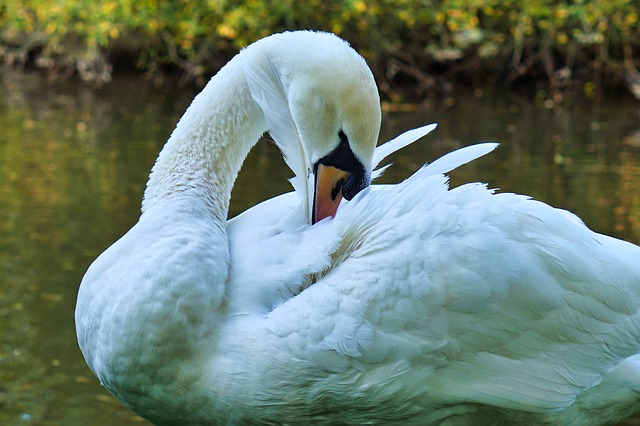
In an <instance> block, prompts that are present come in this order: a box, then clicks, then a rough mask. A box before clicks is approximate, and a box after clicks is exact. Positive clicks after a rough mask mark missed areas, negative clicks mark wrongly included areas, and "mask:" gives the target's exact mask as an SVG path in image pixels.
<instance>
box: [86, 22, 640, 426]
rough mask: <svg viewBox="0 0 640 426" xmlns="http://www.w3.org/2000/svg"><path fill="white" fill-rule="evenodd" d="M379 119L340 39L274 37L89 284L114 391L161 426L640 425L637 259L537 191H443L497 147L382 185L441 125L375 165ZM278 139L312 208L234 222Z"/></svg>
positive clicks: (179, 150) (246, 59)
mask: <svg viewBox="0 0 640 426" xmlns="http://www.w3.org/2000/svg"><path fill="white" fill-rule="evenodd" d="M379 124H380V109H379V100H378V95H377V92H376V86H375V83H374V80H373V77H372V75H371V73H370V71H369V69H368V68H367V66H366V65H365V62H364V61H363V60H362V59H361V58H360V57H359V56H358V55H357V54H356V53H355V52H354V51H353V50H352V49H351V48H350V47H348V45H347V44H346V43H344V42H343V41H342V40H340V39H338V38H337V37H335V36H333V35H328V34H323V33H312V32H294V33H283V34H279V35H274V36H271V37H268V38H265V39H263V40H260V41H258V42H256V43H255V44H253V45H251V46H250V47H248V48H246V49H245V50H243V51H242V52H241V53H240V54H239V55H238V56H236V57H235V58H234V59H233V60H232V61H230V62H229V64H227V65H226V66H225V67H224V68H223V69H222V70H220V72H219V73H218V74H217V75H216V76H215V77H213V78H212V80H211V82H210V83H209V84H208V85H207V87H206V88H205V89H204V90H203V91H202V93H200V94H199V95H198V96H197V97H196V98H195V100H194V101H193V104H192V105H191V106H190V107H189V109H188V110H187V112H186V113H185V115H184V117H183V118H182V119H181V120H180V122H179V123H178V125H177V127H176V129H175V131H174V132H173V134H172V135H171V138H170V139H169V141H168V142H167V144H166V146H165V147H164V149H163V150H162V152H161V154H160V156H159V158H158V160H157V162H156V165H155V166H154V168H153V171H152V173H151V176H150V179H149V183H148V186H147V190H146V192H145V197H144V202H143V213H142V215H141V217H140V220H139V222H138V223H137V224H136V225H135V226H134V227H133V228H132V229H131V230H130V231H129V232H128V233H127V234H126V235H124V236H123V237H122V238H121V239H120V240H119V241H118V242H116V243H115V244H114V245H113V246H111V247H110V248H109V249H108V250H106V251H105V252H104V253H103V254H102V255H101V256H100V257H99V258H98V259H97V260H96V261H95V262H94V263H93V264H92V265H91V267H90V268H89V270H88V271H87V273H86V275H85V277H84V279H83V281H82V284H81V287H80V291H79V295H78V303H77V308H76V324H77V333H78V340H79V344H80V348H81V349H82V352H83V354H84V357H85V359H86V361H87V363H88V365H89V366H90V367H91V369H92V370H93V372H94V373H95V374H96V376H97V377H98V378H99V379H100V381H101V383H102V384H103V385H104V386H105V387H106V388H107V389H108V390H109V391H110V392H111V393H113V394H114V395H115V396H116V397H117V398H118V399H120V400H121V401H122V402H123V403H125V404H126V405H127V406H129V407H130V408H131V409H132V410H134V411H135V412H136V413H138V414H140V415H141V416H143V417H145V418H147V419H149V420H150V421H152V422H155V423H157V424H163V425H165V424H166V425H177V424H179V425H187V424H194V425H204V424H207V425H209V424H252V425H255V424H311V423H315V424H419V425H424V424H479V423H482V422H483V421H484V422H487V423H490V424H497V423H500V422H505V423H507V424H513V423H514V422H521V421H528V422H533V423H544V422H548V423H554V424H575V425H586V424H603V423H607V422H614V421H616V420H618V419H621V418H623V417H625V416H628V415H630V414H631V413H633V412H635V411H637V410H638V409H639V408H640V404H639V399H638V392H639V391H640V358H639V357H637V356H635V354H637V353H639V352H640V329H639V327H640V248H638V247H636V246H634V245H632V244H629V243H626V242H623V241H619V240H615V239H613V238H609V237H606V236H603V235H598V234H595V233H593V232H591V231H590V230H588V229H587V228H586V227H585V226H584V225H583V224H582V223H581V222H580V220H579V219H578V218H576V217H575V216H573V215H572V214H570V213H568V212H565V211H561V210H557V209H553V208H551V207H549V206H547V205H545V204H543V203H540V202H536V201H532V200H530V199H528V198H526V197H523V196H518V195H513V194H494V193H493V192H492V191H490V190H488V189H487V188H486V187H485V186H484V185H481V184H467V185H464V186H461V187H458V188H455V189H449V188H448V186H447V178H446V177H445V176H444V175H443V173H446V172H448V171H449V170H451V169H453V168H455V167H456V166H458V165H460V164H463V163H465V162H468V161H471V160H473V159H474V158H476V157H478V156H481V155H484V154H485V153H487V152H489V151H490V150H492V149H493V148H494V145H477V146H474V147H470V148H467V149H463V150H460V151H456V152H454V153H452V154H450V155H448V156H445V157H443V158H442V159H440V160H438V161H436V162H434V163H432V164H430V165H428V166H426V167H424V168H422V169H421V170H420V171H418V172H417V173H416V174H415V175H414V176H412V177H411V178H410V179H408V180H407V181H405V182H403V183H401V184H399V185H392V186H382V187H377V186H373V187H369V188H367V189H364V190H363V188H365V187H366V186H367V185H368V184H369V180H370V177H371V175H372V171H371V170H372V168H373V167H375V164H376V163H378V162H379V160H380V159H381V158H382V157H384V155H386V154H387V153H389V152H390V151H393V150H395V149H397V148H399V147H401V146H403V145H405V144H407V143H410V142H411V141H412V140H413V139H415V137H417V136H420V135H421V134H424V133H425V132H427V131H428V130H430V128H422V129H418V130H416V131H413V132H412V133H409V134H408V135H405V136H403V137H401V138H399V139H398V140H396V141H394V142H393V143H391V144H389V145H383V146H382V147H381V148H378V150H377V151H375V152H374V145H375V141H376V139H377V136H378V129H379ZM266 130H269V131H270V133H271V135H272V137H273V138H274V139H275V140H276V141H277V143H278V144H279V145H280V147H281V149H282V150H283V152H284V155H285V156H286V158H287V161H288V164H289V165H290V166H291V167H292V169H293V170H294V171H295V173H296V178H295V181H294V185H295V187H296V192H297V193H298V195H299V197H296V196H295V195H292V194H288V195H283V196H280V197H277V198H274V199H272V200H269V201H267V202H265V203H262V204H260V205H258V206H256V207H254V208H252V209H250V210H249V211H247V212H246V213H244V214H242V215H240V216H239V217H237V218H235V219H233V220H231V221H227V219H226V217H227V208H228V202H229V197H230V192H231V187H232V185H233V182H234V179H235V177H236V174H237V172H238V170H239V168H240V166H241V164H242V161H243V159H244V157H245V155H246V154H247V152H248V151H249V149H250V148H251V146H252V145H253V144H254V143H255V141H256V140H257V139H258V137H259V136H260V135H261V134H262V133H263V132H264V131H266ZM319 175H320V176H319ZM327 176H328V177H327ZM356 193H357V195H356ZM341 194H343V195H345V197H346V198H350V199H351V201H349V202H344V201H343V202H342V203H341V205H340V207H339V210H338V211H337V213H336V211H335V210H336V208H337V207H338V203H339V202H340V199H341V198H342V197H341ZM333 215H335V217H334V218H333V219H330V218H326V219H325V220H320V219H323V218H325V217H326V216H333ZM311 219H313V221H315V222H318V223H315V224H314V225H312V226H311V225H310V221H311Z"/></svg>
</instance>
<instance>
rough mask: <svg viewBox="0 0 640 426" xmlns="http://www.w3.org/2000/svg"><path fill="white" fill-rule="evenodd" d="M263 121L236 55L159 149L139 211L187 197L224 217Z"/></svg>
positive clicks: (263, 125)
mask: <svg viewBox="0 0 640 426" xmlns="http://www.w3.org/2000/svg"><path fill="white" fill-rule="evenodd" d="M266 127H267V125H266V122H265V119H264V114H263V112H262V111H261V110H260V107H259V106H258V105H257V104H256V103H255V101H254V100H253V99H252V97H251V94H250V92H249V88H248V86H247V83H246V81H245V76H244V72H243V70H242V61H241V60H239V58H238V56H236V57H235V58H233V59H232V60H231V61H230V62H229V63H228V64H227V65H226V66H225V67H223V68H222V69H221V70H220V71H219V72H218V73H217V74H216V75H215V76H214V77H213V78H212V79H211V81H209V83H208V84H207V86H206V87H205V88H204V89H203V91H202V92H201V93H200V94H199V95H198V96H196V97H195V99H194V100H193V102H192V103H191V105H190V106H189V108H187V111H186V112H185V113H184V115H183V116H182V118H181V119H180V121H179V123H178V125H177V126H176V128H175V130H174V131H173V133H172V134H171V137H170V138H169V140H168V141H167V143H166V144H165V146H164V148H163V149H162V152H161V153H160V155H159V156H158V159H157V160H156V163H155V165H154V166H153V169H152V171H151V175H150V176H149V181H148V183H147V188H146V190H145V194H144V200H143V202H142V211H143V213H144V212H146V211H148V210H150V209H151V208H153V207H154V206H156V205H160V204H163V202H164V201H166V200H174V199H175V198H176V197H189V198H190V199H191V200H198V201H197V202H203V203H206V205H207V207H208V208H209V210H210V211H211V213H212V214H213V215H214V217H216V218H217V219H219V220H220V221H225V220H226V218H227V212H228V209H229V200H230V198H231V189H232V188H233V183H234V182H235V179H236V177H237V175H238V171H239V170H240V167H241V166H242V163H243V161H244V159H245V157H246V156H247V154H248V153H249V150H250V149H251V147H252V146H253V145H254V144H255V143H256V142H257V140H258V139H259V138H260V136H261V135H262V133H264V132H265V131H266Z"/></svg>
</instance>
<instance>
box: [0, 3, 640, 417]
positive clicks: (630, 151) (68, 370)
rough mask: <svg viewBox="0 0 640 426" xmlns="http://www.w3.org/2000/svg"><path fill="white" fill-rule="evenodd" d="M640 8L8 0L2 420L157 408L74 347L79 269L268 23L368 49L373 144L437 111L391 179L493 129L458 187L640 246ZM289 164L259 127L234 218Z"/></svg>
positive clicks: (124, 226) (282, 177)
mask: <svg viewBox="0 0 640 426" xmlns="http://www.w3.org/2000/svg"><path fill="white" fill-rule="evenodd" d="M639 19H640V4H639V3H638V2H637V1H636V0H634V1H631V0H612V1H605V0H602V1H586V0H584V1H571V2H569V1H567V2H563V1H551V0H528V1H524V0H512V1H509V0H507V1H501V0H473V1H462V0H449V1H418V0H378V1H331V0H309V1H307V2H301V1H295V2H294V1H293V0H284V1H259V0H251V1H223V0H209V1H200V2H191V1H187V0H182V1H175V2H161V1H158V0H120V1H108V0H101V1H98V0H22V1H13V0H5V1H4V2H0V62H1V63H2V65H0V424H2V425H5V424H6V425H61V424H64V425H87V424H89V425H97V426H102V425H105V426H107V425H109V426H110V425H114V426H115V425H134V424H146V423H145V422H144V420H142V419H140V418H138V417H136V416H135V415H133V414H132V413H131V412H130V411H128V410H127V409H126V408H124V407H123V406H121V404H120V403H118V402H117V401H115V400H114V399H113V398H112V397H111V396H110V395H109V394H108V393H107V392H106V391H104V390H103V389H102V388H101V387H100V385H99V383H98V382H97V380H96V379H95V378H94V376H93V375H92V374H91V372H90V371H89V369H88V368H87V367H86V365H85V363H84V361H83V359H82V356H81V354H80V352H79V350H78V347H77V344H76V338H75V328H74V319H73V311H74V305H75V298H76V294H77V289H78V285H79V283H80V281H81V279H82V276H83V274H84V272H85V271H86V269H87V267H88V266H89V265H90V263H91V262H92V261H93V259H95V257H96V256H97V255H98V254H99V253H101V252H102V251H103V250H104V249H106V248H107V247H108V246H109V245H110V244H112V243H113V242H114V241H115V240H117V239H118V238H119V237H120V236H121V235H122V234H123V233H125V232H126V231H127V230H128V229H129V228H130V227H131V226H132V225H133V224H134V223H135V222H136V220H137V218H138V216H139V214H140V201H141V198H142V192H143V190H144V187H145V183H146V179H147V176H148V173H149V170H150V168H151V166H152V164H153V162H154V160H155V158H156V156H157V154H158V152H159V150H160V149H161V148H162V145H163V143H164V142H165V141H166V139H167V137H168V136H169V134H170V132H171V131H172V129H173V127H174V126H175V123H176V121H177V120H178V118H179V117H180V116H181V114H182V113H183V112H184V110H185V108H186V107H187V106H188V105H189V103H190V101H191V99H192V98H193V96H194V95H195V94H196V93H197V92H198V91H199V89H201V88H202V86H203V85H204V84H205V83H206V81H207V80H208V79H209V77H210V76H211V75H213V74H214V73H215V72H216V71H217V70H218V69H219V67H220V66H222V65H223V64H224V63H226V62H227V61H228V60H229V59H230V58H231V57H232V56H233V55H234V54H236V53H237V51H238V50H239V49H240V48H242V47H243V46H245V45H247V44H249V43H251V42H252V41H255V40H257V39H259V38H261V37H263V36H266V35H268V34H271V33H273V32H279V31H283V30H292V29H301V28H307V29H318V30H325V31H332V32H334V33H336V34H338V35H340V36H341V37H343V38H345V39H346V40H348V41H349V42H350V43H351V44H352V45H353V46H354V47H355V48H356V49H357V50H358V51H359V52H360V53H361V54H362V55H363V56H364V57H365V58H366V60H367V62H368V63H369V65H370V66H371V68H372V70H373V72H374V74H375V76H376V79H377V81H378V83H379V90H380V94H381V99H382V101H383V110H384V116H383V129H382V133H381V142H383V141H386V140H388V139H390V138H392V137H394V136H396V135H397V134H398V133H400V132H402V131H404V130H406V129H409V128H412V127H416V126H419V125H422V124H426V123H430V122H438V123H439V127H438V129H437V130H436V131H435V132H434V133H432V134H431V135H429V136H428V137H427V138H425V140H424V141H420V142H418V143H416V144H414V146H411V147H409V148H407V149H405V150H403V151H401V152H399V153H396V154H395V155H394V156H393V158H392V159H391V161H393V162H394V166H393V167H391V169H390V170H389V171H388V172H387V173H386V174H385V175H384V177H383V181H384V182H398V181H400V180H402V179H404V178H406V177H407V176H409V175H410V174H411V173H412V172H413V171H415V170H416V169H417V168H418V167H420V166H421V165H422V164H423V163H425V162H430V161H433V160H434V159H435V158H437V157H438V156H440V155H442V154H444V153H446V152H448V151H450V150H452V149H455V148H458V147H461V146H464V145H468V144H472V143H476V142H479V141H498V142H500V143H501V147H500V148H499V149H498V150H497V151H496V152H494V153H492V154H491V155H489V156H487V157H485V158H482V159H480V160H478V161H476V162H474V163H472V164H469V165H467V166H464V167H462V168H460V169H459V170H456V171H454V172H453V173H452V185H459V184H462V183H464V182H469V181H483V182H488V184H489V186H490V187H492V188H499V189H500V190H501V191H505V192H518V193H525V194H529V195H531V196H534V197H535V198H537V199H540V200H542V201H545V202H547V203H549V204H551V205H554V206H556V207H560V208H564V209H568V210H571V211H573V212H575V213H576V214H578V215H579V216H580V217H581V218H582V219H583V220H584V221H585V222H586V224H587V225H588V226H589V227H591V228H592V229H594V230H595V231H597V232H602V233H606V234H610V235H613V236H616V237H618V238H623V239H626V240H629V241H632V242H634V243H636V244H638V243H640V101H639V99H638V98H640V73H639V71H638V67H640V59H639V58H640V23H639ZM290 176H291V172H290V171H289V170H288V169H287V168H286V166H285V164H284V162H283V161H282V159H281V156H280V153H279V152H278V150H277V148H276V147H274V146H273V145H271V144H269V143H267V142H266V141H263V142H261V143H259V144H258V145H257V146H256V147H255V148H254V150H253V151H252V152H251V154H250V156H249V158H248V159H247V161H246V163H245V166H244V167H243V170H242V171H241V174H240V176H239V179H238V182H237V184H236V187H235V189H234V193H233V196H232V205H231V211H230V215H232V216H234V215H236V214H238V213H240V212H242V211H243V210H245V209H246V208H248V207H251V206H252V205H255V204H256V203H257V202H259V201H262V200H264V199H267V198H270V197H272V196H275V195H277V194H280V193H282V192H285V191H289V190H290V189H291V188H290V186H289V184H288V182H287V180H286V179H287V178H288V177H290ZM625 424H640V421H638V420H636V419H629V420H627V421H626V422H625Z"/></svg>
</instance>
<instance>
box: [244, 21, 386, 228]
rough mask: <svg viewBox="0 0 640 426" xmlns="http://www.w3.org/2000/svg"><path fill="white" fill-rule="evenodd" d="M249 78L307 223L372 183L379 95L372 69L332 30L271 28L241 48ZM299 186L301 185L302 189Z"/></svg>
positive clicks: (334, 208) (315, 219)
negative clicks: (305, 209)
mask: <svg viewBox="0 0 640 426" xmlns="http://www.w3.org/2000/svg"><path fill="white" fill-rule="evenodd" d="M245 55H246V56H247V57H248V59H247V61H246V62H245V64H246V66H245V70H246V73H245V74H246V75H247V82H248V83H249V87H250V89H251V92H252V96H253V98H254V99H255V100H256V101H257V102H258V104H260V106H261V108H262V110H263V111H264V113H265V118H266V121H267V125H268V126H269V132H270V133H271V135H272V137H273V138H274V139H275V140H276V143H277V144H278V145H279V146H280V148H281V149H282V151H283V153H284V156H285V158H286V159H287V163H288V164H289V166H290V167H291V168H292V169H293V171H294V172H295V173H296V179H298V180H299V181H303V182H298V183H299V184H300V185H296V183H295V182H294V186H296V190H298V191H299V192H302V193H303V194H304V197H305V198H306V203H307V206H306V207H308V213H309V215H310V218H311V221H312V222H317V221H319V220H322V219H323V218H325V217H328V216H333V215H334V214H335V212H336V210H337V208H338V205H339V203H340V201H341V199H342V198H343V197H344V198H346V199H348V200H349V199H351V198H353V197H354V196H355V195H356V194H357V193H358V192H360V191H361V190H362V189H364V188H366V187H367V186H368V185H369V183H370V181H371V168H372V158H373V153H374V150H375V146H376V143H377V141H378V133H379V130H380V121H381V112H380V99H379V96H378V90H377V87H376V84H375V80H374V78H373V75H372V73H371V70H370V69H369V67H368V66H367V64H366V63H365V61H364V59H363V58H362V57H361V56H360V55H358V53H357V52H356V51H355V50H353V49H352V48H351V47H350V46H349V45H348V44H347V43H346V42H345V41H343V40H341V39H340V38H338V37H336V36H335V35H333V34H327V33H317V32H310V31H299V32H290V33H282V34H276V35H273V36H271V37H268V38H266V39H263V40H261V41H259V42H257V43H255V44H254V45H252V46H250V47H249V48H247V49H246V50H245ZM300 187H302V188H300Z"/></svg>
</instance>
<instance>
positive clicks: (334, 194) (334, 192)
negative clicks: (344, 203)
mask: <svg viewBox="0 0 640 426" xmlns="http://www.w3.org/2000/svg"><path fill="white" fill-rule="evenodd" d="M345 182H346V179H345V178H342V179H340V180H339V181H338V182H336V186H334V187H333V189H332V190H331V201H335V200H336V198H338V195H341V193H342V187H343V186H344V183H345Z"/></svg>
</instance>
